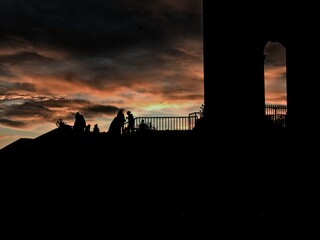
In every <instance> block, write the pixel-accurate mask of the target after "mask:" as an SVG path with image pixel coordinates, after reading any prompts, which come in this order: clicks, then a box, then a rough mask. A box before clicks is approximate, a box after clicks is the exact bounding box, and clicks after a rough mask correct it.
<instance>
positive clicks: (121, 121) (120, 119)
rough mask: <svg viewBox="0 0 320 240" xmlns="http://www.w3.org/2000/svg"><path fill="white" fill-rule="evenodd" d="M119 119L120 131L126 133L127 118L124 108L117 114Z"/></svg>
mask: <svg viewBox="0 0 320 240" xmlns="http://www.w3.org/2000/svg"><path fill="white" fill-rule="evenodd" d="M117 121H118V124H119V126H120V133H122V134H123V133H124V130H123V129H124V123H125V121H126V118H125V117H124V113H123V109H120V110H119V111H118V114H117Z"/></svg>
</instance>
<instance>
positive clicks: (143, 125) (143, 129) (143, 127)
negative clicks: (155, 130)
mask: <svg viewBox="0 0 320 240" xmlns="http://www.w3.org/2000/svg"><path fill="white" fill-rule="evenodd" d="M146 131H147V124H146V123H145V122H144V120H143V119H142V120H141V122H140V124H139V132H146Z"/></svg>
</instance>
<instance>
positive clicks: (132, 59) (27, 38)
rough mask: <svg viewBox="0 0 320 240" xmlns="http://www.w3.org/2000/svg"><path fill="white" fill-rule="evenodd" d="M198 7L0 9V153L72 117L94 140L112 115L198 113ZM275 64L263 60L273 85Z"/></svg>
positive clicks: (8, 3)
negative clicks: (90, 128)
mask: <svg viewBox="0 0 320 240" xmlns="http://www.w3.org/2000/svg"><path fill="white" fill-rule="evenodd" d="M201 2H202V1H200V0H152V1H150V0H137V1H133V0H114V1H111V0H68V1H66V0H5V1H0V148H2V147H3V146H5V145H7V144H8V143H11V142H13V141H15V140H17V139H19V138H22V137H27V138H34V137H37V136H39V135H41V134H43V133H45V132H47V131H49V130H52V129H54V128H56V125H55V122H56V120H58V119H59V118H62V119H63V120H65V121H66V122H67V123H68V124H70V125H73V122H74V114H75V112H76V111H79V112H81V113H82V114H83V115H84V117H85V118H86V121H87V123H90V124H91V125H94V124H96V123H97V124H98V125H99V127H100V130H101V131H107V130H108V127H109V125H110V122H111V120H112V118H113V117H114V116H115V114H116V112H117V111H118V109H119V108H123V109H125V111H127V110H130V111H132V113H133V114H134V116H136V117H137V116H186V115H188V114H189V113H191V112H194V111H199V109H200V106H201V104H202V103H203V100H204V99H203V98H204V95H203V93H204V88H203V45H202V3H201ZM275 48H276V47H271V48H270V49H271V50H267V49H266V51H269V52H270V53H271V54H272V51H273V50H275ZM277 61H278V64H279V59H278V58H273V59H272V58H271V60H269V63H270V66H271V67H270V72H269V76H274V77H275V78H274V79H278V77H279V76H280V77H281V74H282V72H281V71H282V70H283V68H281V66H280V65H277ZM275 69H277V70H275ZM272 71H273V72H272ZM279 74H280V75H279ZM270 89H271V90H270V91H273V92H276V91H278V89H277V87H276V84H275V85H272V84H271V85H270ZM279 97H280V98H281V97H282V96H280V95H279V96H275V95H273V96H272V97H271V98H273V99H274V100H275V99H276V98H279Z"/></svg>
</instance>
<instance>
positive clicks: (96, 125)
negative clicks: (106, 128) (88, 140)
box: [93, 124, 100, 133]
mask: <svg viewBox="0 0 320 240" xmlns="http://www.w3.org/2000/svg"><path fill="white" fill-rule="evenodd" d="M93 133H100V129H99V127H98V124H95V125H94V126H93Z"/></svg>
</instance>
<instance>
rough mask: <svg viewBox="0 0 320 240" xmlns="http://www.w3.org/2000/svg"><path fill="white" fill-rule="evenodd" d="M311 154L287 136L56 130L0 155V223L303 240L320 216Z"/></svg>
mask: <svg viewBox="0 0 320 240" xmlns="http://www.w3.org/2000/svg"><path fill="white" fill-rule="evenodd" d="M313 143H314V142H313ZM315 149H316V146H313V144H311V141H310V142H309V143H308V141H307V142H306V140H305V139H304V140H302V139H301V136H297V135H296V134H292V133H290V132H287V131H264V132H259V133H257V132H255V133H244V132H242V133H240V132H237V133H234V132H233V133H230V132H229V133H226V132H219V133H218V132H217V133H215V134H206V133H194V132H184V133H178V132H164V133H154V134H146V135H126V136H119V137H112V136H108V135H107V134H100V135H99V136H93V135H90V136H85V137H83V136H76V135H75V134H74V133H73V132H72V131H69V130H63V129H55V130H53V131H52V132H49V133H47V134H44V135H42V136H41V137H39V138H36V139H34V140H21V141H20V142H17V143H16V144H13V145H12V146H10V147H8V148H4V149H2V150H1V151H0V159H1V185H0V187H1V202H0V203H1V205H0V215H1V218H2V219H4V220H5V222H6V223H7V224H9V225H13V226H15V225H16V224H17V223H20V224H23V225H27V224H31V225H32V226H33V227H31V228H29V229H34V231H38V230H40V229H43V228H53V229H54V231H53V232H55V233H56V232H59V231H60V230H63V229H64V230H67V231H68V232H72V233H73V234H79V235H82V234H85V233H87V234H89V235H90V236H92V235H95V234H97V235H98V236H99V235H101V234H103V236H104V237H105V236H114V234H116V236H119V237H121V236H124V235H126V236H131V237H136V236H138V237H142V236H147V237H148V238H150V239H153V238H155V237H158V236H164V237H166V238H172V237H181V236H184V237H186V236H188V237H190V236H193V238H194V239H198V238H199V237H200V236H202V235H203V236H207V237H208V238H209V237H214V238H217V239H229V238H230V237H237V238H238V237H242V236H243V237H246V238H250V239H270V238H274V237H275V236H277V237H280V235H282V234H284V235H283V236H288V234H292V235H296V234H298V233H300V234H303V235H305V234H308V233H310V230H311V229H312V228H313V226H312V225H313V224H315V222H314V221H310V219H311V216H313V215H316V214H318V213H319V211H318V208H317V207H316V206H317V202H318V199H319V198H318V197H316V196H317V195H318V194H317V192H318V187H317V184H316V183H317V182H318V181H317V179H318V173H317V170H316V169H315V166H316V164H315V161H317V160H316V159H317V151H316V150H315ZM53 232H52V233H53Z"/></svg>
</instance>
